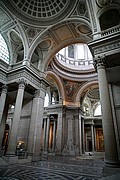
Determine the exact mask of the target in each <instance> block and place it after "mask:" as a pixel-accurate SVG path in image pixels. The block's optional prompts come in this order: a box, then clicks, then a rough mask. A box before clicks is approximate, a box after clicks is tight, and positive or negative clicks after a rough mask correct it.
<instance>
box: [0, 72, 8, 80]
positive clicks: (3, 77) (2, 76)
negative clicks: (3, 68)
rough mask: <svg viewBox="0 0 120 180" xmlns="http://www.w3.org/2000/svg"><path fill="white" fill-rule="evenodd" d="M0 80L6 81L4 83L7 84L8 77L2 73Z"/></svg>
mask: <svg viewBox="0 0 120 180" xmlns="http://www.w3.org/2000/svg"><path fill="white" fill-rule="evenodd" d="M0 80H1V81H4V82H7V77H6V75H5V74H2V73H1V72H0Z"/></svg>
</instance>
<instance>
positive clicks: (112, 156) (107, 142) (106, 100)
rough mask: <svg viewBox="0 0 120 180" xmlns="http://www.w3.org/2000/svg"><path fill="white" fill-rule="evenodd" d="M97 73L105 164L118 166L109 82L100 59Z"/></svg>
mask: <svg viewBox="0 0 120 180" xmlns="http://www.w3.org/2000/svg"><path fill="white" fill-rule="evenodd" d="M97 72H98V81H99V91H100V100H101V105H102V123H103V134H104V146H105V163H106V165H117V164H118V152H117V146H116V139H115V132H114V124H113V116H112V109H111V102H110V95H109V89H108V82H107V77H106V71H105V66H104V64H103V62H102V60H100V59H99V61H98V64H97Z"/></svg>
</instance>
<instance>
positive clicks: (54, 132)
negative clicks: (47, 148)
mask: <svg viewBox="0 0 120 180" xmlns="http://www.w3.org/2000/svg"><path fill="white" fill-rule="evenodd" d="M55 143H56V120H54V126H53V147H52V150H53V151H54V150H55Z"/></svg>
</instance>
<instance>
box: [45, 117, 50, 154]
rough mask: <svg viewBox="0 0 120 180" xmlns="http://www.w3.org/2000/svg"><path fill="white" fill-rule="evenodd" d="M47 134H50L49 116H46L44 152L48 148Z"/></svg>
mask: <svg viewBox="0 0 120 180" xmlns="http://www.w3.org/2000/svg"><path fill="white" fill-rule="evenodd" d="M49 133H50V116H47V128H46V142H45V151H46V152H47V151H48V148H49Z"/></svg>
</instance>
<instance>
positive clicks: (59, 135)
mask: <svg viewBox="0 0 120 180" xmlns="http://www.w3.org/2000/svg"><path fill="white" fill-rule="evenodd" d="M62 131H63V117H62V111H61V112H59V113H58V121H57V132H56V134H57V136H56V148H57V152H56V153H57V154H59V155H61V154H62Z"/></svg>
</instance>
